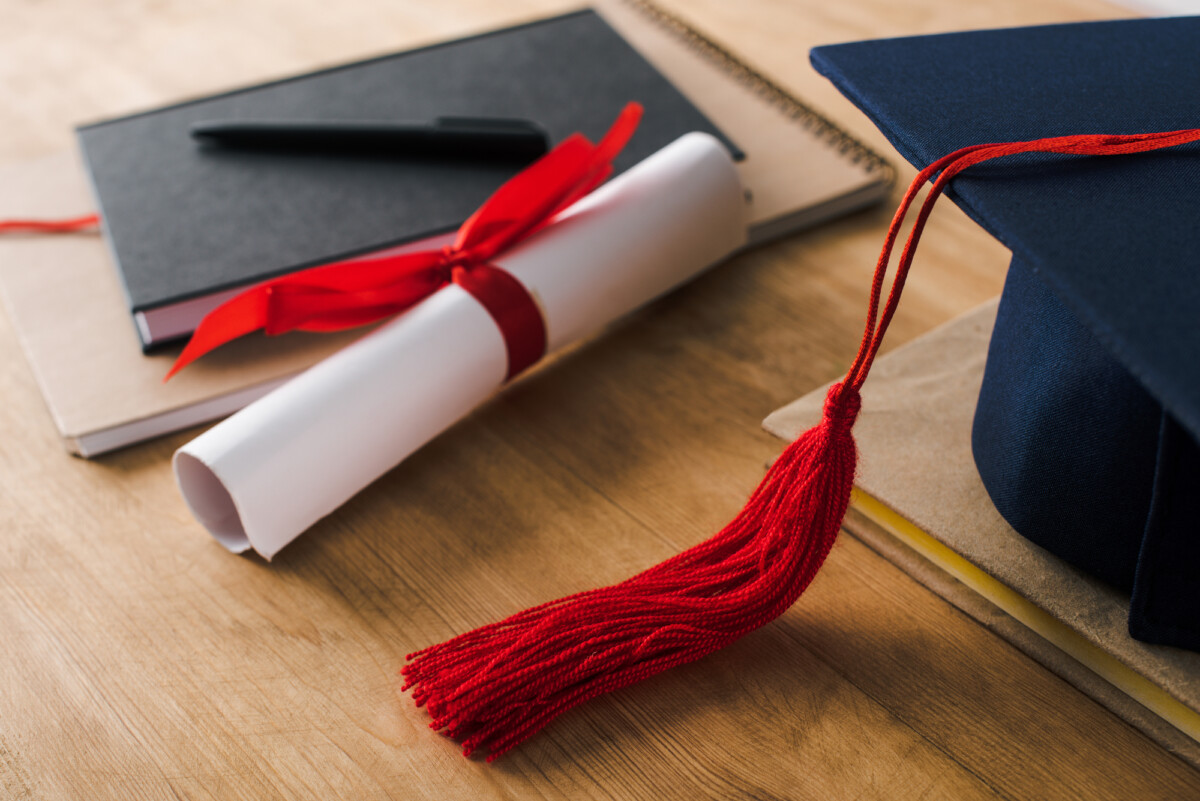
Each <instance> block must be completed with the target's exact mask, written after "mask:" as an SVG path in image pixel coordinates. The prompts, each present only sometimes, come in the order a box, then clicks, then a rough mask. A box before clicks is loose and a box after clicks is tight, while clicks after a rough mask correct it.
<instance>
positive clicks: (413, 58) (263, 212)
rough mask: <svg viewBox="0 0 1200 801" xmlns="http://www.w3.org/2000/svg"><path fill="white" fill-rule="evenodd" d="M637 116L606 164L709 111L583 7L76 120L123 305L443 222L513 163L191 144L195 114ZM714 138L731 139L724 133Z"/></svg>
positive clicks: (416, 233) (588, 121) (569, 128)
mask: <svg viewBox="0 0 1200 801" xmlns="http://www.w3.org/2000/svg"><path fill="white" fill-rule="evenodd" d="M631 100H636V101H640V102H641V103H642V104H643V105H644V106H645V109H646V113H645V117H644V119H643V121H642V123H641V125H640V126H639V129H638V131H637V133H636V134H635V136H634V137H633V139H632V141H631V142H630V143H629V145H628V147H627V148H626V149H625V151H624V152H623V153H622V154H621V156H620V157H619V158H618V159H617V161H616V164H615V168H616V171H617V172H619V171H621V170H624V169H626V168H628V167H630V166H632V165H633V164H636V163H637V162H639V161H641V160H642V159H644V158H646V157H647V156H649V155H650V154H651V153H653V152H655V151H656V150H659V149H660V148H662V147H664V146H665V145H667V144H669V143H670V142H672V141H673V140H675V139H676V138H678V137H679V136H681V135H682V134H684V133H687V132H688V131H693V130H699V131H707V132H709V133H712V134H715V135H718V136H721V134H720V132H719V131H718V130H717V128H716V127H715V126H714V125H713V124H712V123H711V122H709V121H708V119H706V118H705V116H704V115H703V114H702V113H701V112H700V111H698V110H697V109H696V108H695V106H693V105H692V104H691V103H690V102H689V101H688V100H687V98H685V97H684V96H683V95H682V94H681V93H680V92H679V91H678V90H677V89H676V88H675V87H674V86H673V85H672V84H671V83H670V82H669V81H668V80H667V79H666V78H664V77H663V76H662V74H661V73H659V72H658V71H657V70H656V69H655V68H654V67H653V66H651V65H650V63H649V62H647V61H646V60H645V59H644V58H642V57H641V56H640V55H639V54H638V53H637V51H635V50H634V49H633V48H632V47H630V46H629V45H628V44H627V43H626V42H625V40H624V39H622V38H621V36H620V35H619V34H618V33H617V32H616V31H614V30H613V29H612V28H611V27H610V26H609V25H608V24H607V23H606V22H605V21H604V20H603V19H602V18H601V17H600V16H598V15H597V14H596V13H595V12H594V11H591V10H584V11H579V12H575V13H572V14H567V15H564V16H559V17H553V18H550V19H546V20H541V21H537V22H532V23H528V24H525V25H519V26H516V27H512V28H507V29H503V30H499V31H494V32H490V33H485V34H481V35H478V36H472V37H469V38H465V39H459V40H455V41H451V42H446V43H443V44H437V45H432V46H429V47H425V48H421V49H417V50H412V51H408V52H404V53H398V54H394V55H388V56H383V57H380V58H375V59H371V60H368V61H362V62H358V63H354V64H348V65H344V66H339V67H334V68H332V69H326V70H322V71H319V72H315V73H311V74H307V75H302V76H297V77H295V78H290V79H286V80H282V81H277V82H272V83H268V84H264V85H260V86H256V87H251V88H247V89H242V90H238V91H233V92H229V93H226V94H221V95H217V96H214V97H210V98H205V99H200V100H194V101H191V102H187V103H182V104H179V105H173V106H169V107H166V108H162V109H158V110H154V111H149V112H145V113H141V114H135V115H132V116H127V117H122V118H119V119H115V120H110V121H106V122H100V123H96V124H92V125H86V126H83V127H81V128H80V129H79V130H78V136H79V142H80V145H81V147H82V150H83V152H84V155H85V158H86V161H87V164H88V167H89V170H90V172H91V177H92V181H93V185H94V188H95V191H96V196H97V199H98V201H99V205H100V211H101V214H102V216H103V218H104V221H105V229H106V231H105V233H106V235H107V237H108V239H109V242H110V245H111V247H112V249H113V253H114V255H115V258H116V262H117V264H118V265H119V269H120V272H121V275H122V277H123V281H124V285H125V290H126V294H127V296H128V299H129V305H130V307H131V309H132V310H133V311H135V312H137V311H143V310H146V309H150V308H154V307H157V306H161V305H164V304H168V303H175V302H178V301H182V300H186V299H189V298H192V297H196V296H203V295H207V294H211V293H213V292H215V291H219V290H224V289H229V288H231V287H234V286H237V285H241V284H247V283H253V282H257V281H259V280H262V279H265V278H268V277H272V276H275V275H278V274H281V273H285V272H290V271H292V270H295V269H298V268H302V267H306V266H312V265H316V264H321V263H326V262H329V261H333V260H336V259H338V258H342V257H345V256H348V255H353V254H359V253H363V252H367V251H372V250H378V249H381V248H384V247H387V246H390V245H395V244H399V243H402V242H406V241H410V240H414V239H424V238H426V237H428V236H431V235H434V234H437V233H441V232H445V231H449V230H452V229H454V228H456V227H457V226H458V225H459V224H461V223H462V221H463V220H465V219H466V218H467V216H469V215H470V214H471V213H472V212H473V211H474V210H475V209H476V208H477V207H478V206H479V204H480V203H482V202H483V201H484V200H485V199H486V198H487V197H488V196H489V195H490V194H491V193H492V192H493V191H494V190H495V189H496V188H497V187H499V186H500V184H502V183H503V182H504V181H505V180H506V179H508V178H509V177H511V176H512V174H513V173H515V172H516V170H517V169H519V166H514V165H512V164H489V163H481V162H457V163H456V162H453V161H448V160H426V161H417V160H406V159H388V158H368V157H346V156H342V157H336V156H320V155H315V154H297V153H290V154H286V153H285V154H280V153H274V154H273V153H264V152H261V151H255V152H246V151H239V150H236V149H232V148H227V149H222V148H200V147H197V145H196V143H195V142H194V141H193V140H192V138H191V137H190V136H189V134H188V129H189V126H190V125H191V124H192V123H194V122H198V121H201V120H218V119H220V120H225V119H272V120H287V119H300V120H305V119H315V120H389V121H413V122H420V121H428V120H432V119H434V118H436V117H441V116H472V117H488V116H495V117H516V118H524V119H529V120H533V121H535V122H536V123H538V124H539V125H541V126H542V127H543V128H545V130H546V131H547V132H548V133H549V134H550V138H551V141H552V142H558V141H560V140H562V139H563V138H565V137H566V136H568V135H570V134H571V133H573V132H575V131H579V132H582V133H583V134H585V135H586V136H588V137H590V138H592V139H593V140H598V139H599V137H600V136H602V135H603V133H604V131H605V130H606V129H607V128H608V126H609V125H610V124H611V122H612V120H613V119H614V118H615V116H616V114H617V113H618V112H619V111H620V110H621V108H622V107H623V106H624V105H625V103H626V102H628V101H631ZM725 141H726V144H727V145H728V146H730V147H731V148H732V144H731V143H729V141H728V140H727V139H726V140H725Z"/></svg>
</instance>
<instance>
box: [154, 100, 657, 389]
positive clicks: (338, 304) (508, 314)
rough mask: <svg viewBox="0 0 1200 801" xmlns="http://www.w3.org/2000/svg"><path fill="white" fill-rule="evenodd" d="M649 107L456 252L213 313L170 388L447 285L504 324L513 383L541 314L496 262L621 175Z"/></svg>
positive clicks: (507, 191) (373, 265)
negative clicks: (252, 336)
mask: <svg viewBox="0 0 1200 801" xmlns="http://www.w3.org/2000/svg"><path fill="white" fill-rule="evenodd" d="M641 116H642V107H641V106H640V105H639V104H637V103H629V104H628V105H626V106H625V108H624V109H623V110H622V111H621V113H620V115H619V116H618V117H617V119H616V121H615V122H614V123H613V125H612V127H611V128H610V129H609V130H608V132H607V133H606V134H605V135H604V138H603V139H601V140H600V143H599V144H593V143H592V142H591V141H589V140H588V139H587V138H586V137H584V136H583V135H581V134H578V133H576V134H572V135H571V136H569V137H567V138H566V139H565V140H563V142H562V143H561V144H559V145H558V146H557V147H555V148H554V149H553V150H551V151H550V152H549V153H547V154H546V155H545V156H543V157H542V158H540V159H538V160H537V161H535V162H534V163H533V164H531V165H530V166H529V167H527V168H525V169H524V170H522V171H521V172H519V173H517V175H515V176H513V177H512V178H511V179H510V180H509V181H508V182H506V183H505V184H504V185H503V186H501V187H500V188H499V189H498V190H496V192H495V194H493V195H492V196H491V197H490V198H488V199H487V201H485V202H484V204H483V205H482V206H480V207H479V209H478V211H476V212H475V213H474V214H472V215H471V217H470V218H468V219H467V221H466V222H465V223H463V224H462V227H461V228H459V229H458V236H457V238H456V240H455V242H454V244H453V245H450V246H447V247H444V248H441V249H437V250H425V251H418V252H414V253H404V254H400V255H394V256H382V257H379V258H368V259H354V260H350V261H342V262H335V263H333V264H327V265H322V266H320V267H313V268H311V269H308V270H302V271H300V272H297V273H293V274H291V275H287V276H283V277H281V278H276V279H273V280H270V281H266V282H264V283H261V284H258V285H256V286H254V287H251V288H250V289H247V290H246V291H245V292H242V293H241V294H239V295H236V296H235V297H233V298H231V299H230V300H228V301H226V302H225V303H223V304H221V305H220V306H218V307H217V308H216V309H213V310H212V311H211V312H209V313H208V314H207V315H206V316H205V317H204V319H203V320H201V321H200V325H199V326H197V328H196V332H195V333H194V334H192V338H191V339H190V340H189V341H188V344H187V347H185V348H184V349H183V353H181V354H180V355H179V358H178V359H177V360H176V362H175V364H174V365H173V366H172V367H171V370H170V371H169V372H168V373H167V375H166V378H165V379H164V380H166V379H169V378H170V377H171V376H173V375H175V373H177V372H179V371H180V370H181V369H183V368H184V367H186V366H187V365H188V364H190V363H191V362H193V361H195V360H196V359H197V358H199V357H200V356H202V355H204V354H205V353H207V352H209V351H210V350H212V349H214V348H216V347H219V346H220V345H223V344H225V343H226V342H229V341H230V340H232V339H236V338H237V337H240V336H242V335H243V334H248V333H250V332H252V331H257V330H258V329H260V328H261V329H263V330H264V331H265V332H266V333H267V334H282V333H284V332H286V331H293V330H297V331H340V330H342V329H346V328H353V327H355V326H360V325H366V324H368V323H373V322H375V321H377V320H381V319H383V318H385V317H389V316H391V315H394V314H397V313H399V312H402V311H404V310H405V309H407V308H409V307H411V306H413V305H415V304H416V303H418V302H420V301H421V300H423V299H425V298H426V297H428V296H430V295H432V294H433V293H434V292H436V291H438V290H439V289H441V288H442V287H444V286H446V285H448V284H451V283H453V284H457V285H458V286H460V287H462V288H463V289H465V290H466V291H467V292H469V293H470V294H471V295H472V296H473V297H475V298H476V299H477V300H478V301H479V302H480V303H481V304H483V306H484V308H485V309H487V311H488V312H489V313H490V314H491V315H492V318H493V319H495V321H496V324H497V326H499V328H500V332H501V333H502V334H503V336H504V342H505V346H506V348H507V350H508V362H509V364H508V376H507V377H508V378H512V377H513V376H514V375H516V374H518V373H520V372H521V371H522V370H524V369H525V368H526V367H529V366H530V365H531V364H533V363H535V362H536V361H537V360H538V359H540V358H541V357H542V356H543V355H544V354H545V352H546V329H545V322H544V321H543V319H542V314H541V311H540V310H539V309H538V307H537V303H536V302H535V301H534V299H533V297H532V296H531V295H530V294H529V292H528V290H526V289H525V287H524V286H523V285H522V284H521V283H520V282H519V281H517V279H515V278H513V277H512V276H511V275H509V274H508V273H507V272H505V271H504V270H501V269H499V268H497V267H495V266H493V265H492V264H490V262H491V261H492V259H494V258H496V257H497V256H499V255H500V254H502V253H504V252H505V251H507V250H509V249H511V248H512V247H513V246H514V245H516V244H517V243H519V242H521V241H522V240H524V239H526V238H528V237H529V236H530V235H532V234H533V233H534V232H535V231H538V230H539V229H541V228H542V227H544V226H545V225H547V224H548V223H549V222H550V221H551V220H552V219H553V218H554V217H555V215H557V214H558V213H559V212H561V211H563V210H564V209H566V208H567V207H568V206H570V205H571V204H572V203H574V202H575V201H577V200H579V199H580V198H582V197H584V196H585V195H587V194H588V193H589V192H591V191H592V190H593V189H595V188H596V187H597V186H599V185H600V184H601V183H603V182H604V179H606V178H607V177H608V176H609V174H610V173H611V172H612V160H613V159H614V158H615V157H616V155H617V154H618V153H620V152H621V149H622V148H624V147H625V144H626V142H628V141H629V138H630V137H631V136H632V135H633V132H634V130H635V129H636V128H637V124H638V121H639V120H640V119H641Z"/></svg>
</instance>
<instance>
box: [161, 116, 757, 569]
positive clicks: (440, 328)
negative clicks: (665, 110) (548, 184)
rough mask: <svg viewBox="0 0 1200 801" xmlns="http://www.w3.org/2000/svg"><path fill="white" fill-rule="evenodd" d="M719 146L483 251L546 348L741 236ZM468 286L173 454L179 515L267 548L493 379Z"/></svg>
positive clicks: (402, 452)
mask: <svg viewBox="0 0 1200 801" xmlns="http://www.w3.org/2000/svg"><path fill="white" fill-rule="evenodd" d="M745 239H746V220H745V200H744V197H743V191H742V187H741V182H740V180H739V178H738V174H737V171H736V170H735V168H734V166H733V162H732V161H731V159H730V157H729V154H728V152H727V151H726V150H725V148H724V147H723V146H722V145H721V144H720V143H719V142H718V141H717V140H716V139H714V138H713V137H711V136H708V135H707V134H701V133H691V134H687V135H685V136H683V137H681V138H680V139H678V140H676V141H675V142H673V143H672V144H670V145H668V146H667V147H665V148H663V149H662V150H660V151H658V152H657V153H655V154H654V155H652V156H650V157H649V158H647V159H646V160H645V161H643V162H641V163H640V164H638V165H636V166H635V167H633V168H632V169H630V170H628V171H627V172H625V173H623V174H622V175H620V176H618V177H616V178H614V179H613V180H612V181H610V182H609V183H607V184H606V185H605V186H603V187H601V188H600V189H598V190H597V191H595V192H593V193H592V194H591V195H589V196H588V197H586V198H584V199H583V200H580V201H579V202H578V203H576V204H574V205H573V206H571V207H570V208H569V209H567V210H566V211H565V212H563V214H561V215H560V216H559V217H558V218H557V219H556V220H555V221H554V222H553V223H552V224H550V225H548V226H546V227H545V228H544V229H542V230H541V231H540V232H538V233H537V234H535V235H534V236H532V237H530V238H529V239H528V240H526V241H525V242H523V243H521V244H520V245H519V246H518V247H516V248H514V249H513V250H511V251H509V252H508V253H506V254H504V255H503V256H502V257H501V258H498V259H496V260H495V262H494V263H495V264H496V266H498V267H501V268H503V269H505V270H507V271H508V272H510V273H511V274H512V275H514V276H515V277H516V278H517V279H519V280H520V281H521V283H522V284H524V285H525V287H526V288H527V289H528V290H529V291H530V293H531V294H532V295H533V297H534V298H535V300H536V301H537V303H538V305H539V306H540V307H541V309H542V312H543V314H544V315H545V319H546V334H547V340H548V341H547V351H553V350H555V349H556V348H558V347H561V346H562V345H566V344H568V343H570V342H573V341H574V340H576V339H579V338H580V337H582V336H585V335H587V334H589V333H591V332H593V331H595V330H596V329H598V328H600V327H601V326H603V325H605V324H607V323H609V322H611V321H612V320H614V319H616V318H617V317H620V316H621V315H623V314H626V313H627V312H630V311H632V310H633V309H635V308H637V307H638V306H641V305H642V304H644V303H646V302H647V301H649V300H651V299H653V298H655V297H657V296H658V295H661V294H662V293H664V292H666V291H667V290H669V289H671V288H673V287H675V286H677V285H679V284H681V283H683V282H684V281H686V280H688V279H690V278H692V277H693V276H695V275H696V274H698V273H700V272H701V271H703V270H704V269H705V268H707V267H709V266H711V265H713V264H715V263H716V262H718V261H720V260H721V259H723V258H725V257H726V256H728V255H729V254H730V253H732V252H733V251H734V250H736V249H737V248H738V247H740V246H741V245H743V244H744V243H745ZM507 359H508V357H507V354H506V351H505V347H504V340H503V339H502V337H501V335H500V330H499V329H498V328H497V326H496V323H495V322H494V321H493V320H492V318H491V317H490V316H489V314H488V313H487V311H485V310H484V308H483V307H482V306H481V305H480V304H479V302H478V301H477V300H475V299H474V298H473V297H471V296H470V295H469V294H467V293H466V292H465V291H464V290H462V289H461V288H459V287H458V286H455V285H450V286H447V287H445V288H443V289H441V290H439V291H437V292H436V293H434V294H433V295H431V296H430V297H429V298H427V299H426V300H424V301H422V302H421V303H419V304H418V305H416V306H414V307H413V308H412V309H409V310H408V311H407V312H405V313H403V314H402V315H399V316H398V317H397V318H396V319H394V320H392V321H391V322H389V323H387V324H385V325H384V326H381V327H380V328H379V329H377V330H376V331H374V332H372V333H370V334H368V335H366V336H364V337H363V338H362V339H360V340H358V341H357V342H355V343H353V344H351V345H349V346H347V347H346V348H344V349H342V350H341V351H339V352H338V353H336V354H334V355H333V356H331V357H329V358H327V359H325V360H324V361H322V362H320V363H318V364H316V365H314V366H313V367H311V368H309V369H308V370H307V371H306V372H304V373H302V374H301V375H299V376H297V377H296V378H294V379H292V380H291V381H290V382H288V383H287V384H285V385H283V386H282V387H280V388H279V389H276V390H275V391H274V392H272V393H270V394H268V395H266V396H264V397H263V398H261V399H259V400H258V401H256V402H255V403H253V404H251V405H249V406H247V407H246V408H244V409H242V410H241V411H240V412H238V413H237V414H235V415H233V416H232V417H230V418H228V419H226V420H225V421H223V422H221V423H219V424H217V425H216V426H214V427H213V428H211V429H209V430H208V431H207V432H205V433H204V434H202V435H200V436H199V437H197V438H196V439H194V440H192V441H191V442H189V443H187V444H186V445H184V446H183V447H182V448H180V449H179V450H178V451H177V452H176V453H175V459H174V467H175V478H176V480H177V482H178V484H179V488H180V491H181V492H182V493H183V497H184V500H185V501H186V502H187V505H188V507H189V508H190V509H191V511H192V514H194V515H195V516H196V518H197V519H198V520H199V521H200V522H201V523H202V524H203V525H204V526H205V528H207V529H208V530H209V532H210V533H211V534H212V535H213V536H214V537H216V539H217V540H218V541H219V542H220V543H221V544H222V545H224V546H225V547H226V548H228V549H229V550H231V551H234V552H237V553H241V552H243V551H245V550H247V549H249V548H253V549H254V550H255V551H257V552H258V553H260V554H261V555H262V556H264V557H266V558H267V559H270V558H271V557H273V556H274V555H275V554H276V553H278V552H279V550H280V549H281V548H283V547H284V546H285V545H287V544H288V543H289V542H291V541H292V540H293V539H295V538H296V536H297V535H299V534H300V533H302V532H303V531H304V530H305V529H307V528H308V527H309V526H311V525H312V524H313V523H315V522H316V521H317V520H319V519H320V518H322V517H324V516H325V515H327V514H329V513H330V512H332V511H333V510H334V509H336V508H337V507H339V506H340V505H342V504H343V503H345V502H346V501H347V500H349V499H350V498H351V497H352V496H353V495H354V494H355V493H357V492H358V491H359V490H361V489H363V488H364V487H366V486H367V485H368V484H370V483H371V482H372V481H374V480H375V479H376V478H378V477H379V476H381V475H383V474H384V473H385V472H387V471H388V470H390V469H391V468H392V467H395V466H396V465H397V464H399V463H400V462H401V461H403V460H404V459H405V458H407V457H408V456H409V455H410V454H412V453H413V452H414V451H416V450H417V449H418V448H420V447H421V446H422V445H424V444H425V443H426V442H428V441H429V440H431V439H432V438H433V437H435V436H436V435H437V434H439V433H440V432H441V431H443V430H445V429H446V428H448V427H450V426H451V425H452V424H453V423H455V422H457V421H458V420H459V419H461V418H463V417H465V416H466V415H467V414H468V413H469V412H470V411H471V410H472V409H474V408H475V407H476V406H478V405H479V404H481V403H482V402H483V401H485V400H487V398H488V397H490V396H491V395H492V394H493V393H495V391H496V390H497V389H498V388H499V387H500V386H501V384H502V383H503V382H504V377H505V373H506V371H507V365H508V361H507Z"/></svg>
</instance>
